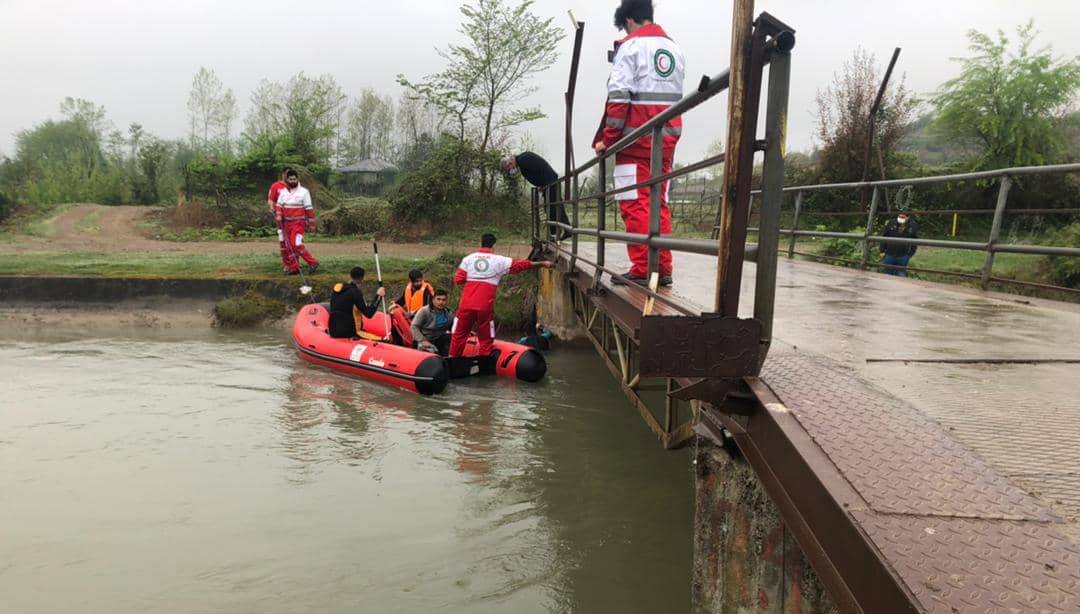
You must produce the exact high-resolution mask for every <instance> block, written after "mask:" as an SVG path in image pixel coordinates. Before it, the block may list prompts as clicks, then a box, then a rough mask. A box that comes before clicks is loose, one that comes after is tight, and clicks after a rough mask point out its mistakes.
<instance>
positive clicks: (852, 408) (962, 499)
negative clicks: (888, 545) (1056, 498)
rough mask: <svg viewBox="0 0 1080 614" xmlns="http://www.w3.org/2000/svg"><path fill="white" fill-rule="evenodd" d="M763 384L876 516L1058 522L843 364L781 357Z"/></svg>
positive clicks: (766, 370) (773, 358)
mask: <svg viewBox="0 0 1080 614" xmlns="http://www.w3.org/2000/svg"><path fill="white" fill-rule="evenodd" d="M762 379H763V380H765V382H767V383H768V384H769V387H771V388H772V389H773V390H774V391H775V392H776V394H777V396H779V397H780V398H781V399H783V400H784V403H785V404H786V405H787V407H788V408H789V409H790V410H791V411H792V412H794V414H795V415H796V416H797V418H798V420H799V422H800V423H801V424H802V425H803V427H804V428H805V429H806V431H807V432H808V433H809V435H810V436H811V437H812V438H813V439H814V441H815V442H816V443H817V444H818V445H819V446H820V447H821V449H822V450H823V451H824V452H825V453H826V454H827V455H828V456H829V458H830V459H832V461H833V462H834V463H835V464H836V466H837V468H838V469H839V470H840V471H841V472H842V473H843V474H844V476H845V477H846V478H847V480H848V481H850V482H851V484H852V486H853V487H854V488H855V489H856V490H857V491H858V492H859V494H860V495H861V496H862V497H863V499H865V500H866V502H867V504H869V506H870V507H871V508H872V509H873V510H875V511H878V512H886V513H895V514H918V515H943V516H960V517H973V518H996V519H1002V520H1038V521H1042V522H1052V521H1057V520H1058V518H1057V517H1056V516H1055V515H1054V514H1052V513H1051V512H1050V511H1049V510H1047V509H1046V508H1044V507H1043V506H1041V505H1040V504H1039V503H1038V502H1037V501H1036V500H1035V499H1033V498H1032V497H1030V496H1029V495H1028V494H1026V493H1025V492H1024V491H1022V490H1021V489H1020V488H1018V487H1016V486H1014V485H1012V484H1011V483H1009V482H1008V481H1007V480H1006V479H1005V478H1003V477H1001V476H1000V475H999V474H998V473H996V472H995V471H994V470H993V469H992V468H991V467H990V466H989V465H987V464H986V463H984V462H983V461H982V460H980V459H979V458H978V457H976V456H975V455H974V454H973V453H972V452H971V451H970V450H968V449H967V448H965V447H964V446H963V445H961V444H960V443H958V442H957V441H956V440H954V439H952V438H951V437H949V436H948V435H947V434H945V433H944V432H943V431H942V430H941V428H940V427H939V426H938V425H937V424H935V423H934V422H933V421H931V420H930V419H929V418H927V417H926V416H924V415H923V414H922V413H921V412H919V411H918V410H916V409H915V408H913V407H911V406H910V405H908V404H906V403H904V402H903V401H900V400H899V399H896V398H895V397H892V396H889V395H888V394H886V393H884V392H881V391H879V390H876V389H874V388H871V387H870V386H869V385H868V384H866V383H864V382H862V381H861V380H859V379H858V378H856V377H854V376H853V375H851V374H850V372H848V371H846V370H844V369H843V368H842V367H840V366H838V365H834V364H830V363H827V362H825V361H824V360H823V359H821V358H820V357H813V358H811V357H809V356H807V355H805V354H797V353H784V352H778V353H774V354H773V355H772V356H771V357H770V359H769V360H768V361H766V364H765V368H764V370H763V372H762Z"/></svg>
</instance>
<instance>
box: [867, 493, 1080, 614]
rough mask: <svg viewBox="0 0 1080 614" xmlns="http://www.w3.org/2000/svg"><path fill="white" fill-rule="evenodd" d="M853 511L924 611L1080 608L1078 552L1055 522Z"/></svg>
mask: <svg viewBox="0 0 1080 614" xmlns="http://www.w3.org/2000/svg"><path fill="white" fill-rule="evenodd" d="M853 515H854V516H855V519H856V520H857V521H858V522H859V524H860V525H861V526H862V527H863V530H865V531H866V532H867V534H868V535H869V536H870V539H872V540H873V541H874V544H875V545H877V547H878V548H879V549H880V551H881V553H882V554H883V555H884V556H885V558H886V559H887V560H888V561H889V563H890V565H892V566H893V568H894V569H895V570H896V572H897V573H898V574H899V575H900V577H901V578H902V579H903V580H904V583H905V584H906V585H907V586H908V588H909V589H910V590H911V591H912V592H913V593H915V596H916V598H917V599H918V601H919V602H920V603H921V604H922V605H923V606H924V608H925V609H926V611H927V612H944V613H949V614H951V613H953V612H980V613H981V612H1062V613H1064V612H1070V613H1074V612H1080V551H1078V550H1077V548H1076V546H1075V545H1074V544H1073V543H1072V542H1070V541H1069V540H1068V539H1067V538H1065V537H1064V536H1063V534H1062V533H1061V532H1060V531H1058V530H1057V529H1058V527H1057V525H1053V524H1049V525H1048V524H1044V523H1038V522H1016V521H1009V520H983V519H973V518H947V517H940V516H931V517H919V516H898V515H891V514H875V513H873V512H868V511H856V512H855V513H854V514H853Z"/></svg>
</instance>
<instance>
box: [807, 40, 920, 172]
mask: <svg viewBox="0 0 1080 614" xmlns="http://www.w3.org/2000/svg"><path fill="white" fill-rule="evenodd" d="M880 74H881V73H880V70H879V67H878V65H877V62H876V61H875V59H874V56H873V54H871V53H868V52H867V51H866V50H864V49H856V50H855V52H854V54H853V55H852V57H851V59H850V60H849V61H847V62H845V63H844V65H843V67H842V68H841V71H840V73H839V74H837V75H834V77H833V82H832V84H831V85H830V86H829V87H828V88H827V89H826V90H824V91H822V90H818V93H817V121H816V124H817V125H816V131H817V134H816V136H817V138H818V140H819V141H820V146H821V152H820V158H819V164H820V168H821V174H822V178H823V179H824V180H825V181H858V180H860V179H861V178H862V177H863V176H864V171H870V169H864V168H863V164H864V162H863V160H864V156H865V148H866V140H867V138H869V133H868V130H869V128H870V108H871V107H872V106H873V104H874V98H876V97H877V91H878V88H879V87H880V85H881V83H880V81H881V77H880ZM917 104H918V103H917V101H916V99H915V97H914V96H913V95H912V94H911V93H910V92H908V90H907V88H906V87H905V84H904V78H903V77H902V76H901V77H900V79H899V80H898V81H897V79H896V78H895V77H894V78H893V79H892V80H891V81H890V83H889V86H888V88H887V89H886V91H885V95H884V96H883V97H882V99H881V106H880V107H879V109H878V114H877V118H876V120H875V125H874V142H875V144H876V146H875V149H876V150H878V149H879V150H880V152H881V159H882V160H883V161H884V164H885V169H879V171H878V172H879V173H880V172H885V173H886V174H888V170H889V169H890V168H891V167H892V165H893V164H894V163H895V157H896V150H897V145H898V144H899V143H900V140H901V139H902V138H903V136H904V134H905V132H906V130H907V129H908V126H909V125H910V124H911V120H912V118H913V116H914V113H915V110H916V107H917ZM877 157H878V156H877V153H876V152H875V154H874V155H873V156H871V162H870V166H871V168H873V167H876V166H879V162H878V160H877ZM877 174H878V173H871V172H866V176H873V175H877Z"/></svg>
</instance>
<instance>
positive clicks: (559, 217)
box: [502, 151, 570, 239]
mask: <svg viewBox="0 0 1080 614" xmlns="http://www.w3.org/2000/svg"><path fill="white" fill-rule="evenodd" d="M502 168H503V170H504V171H505V172H507V173H510V174H511V175H514V174H516V173H518V172H520V173H521V176H522V177H524V178H525V181H528V182H529V183H531V184H532V185H534V186H536V187H538V188H544V187H545V186H546V187H547V189H546V190H541V193H542V194H543V195H544V202H547V203H554V202H558V201H559V174H558V173H556V172H555V169H553V168H551V165H550V164H548V161H547V160H545V159H543V158H541V157H540V156H538V155H537V154H534V153H533V152H531V151H525V152H522V153H519V154H518V155H516V156H513V157H510V158H506V159H505V160H503V161H502ZM548 220H551V221H553V222H562V223H563V224H569V223H570V219H569V218H567V217H566V207H564V206H563V205H549V206H548ZM555 230H556V229H554V228H549V229H548V233H547V235H548V236H549V237H554V236H558V237H559V238H560V239H565V238H567V237H569V236H570V233H568V232H567V231H565V230H562V229H559V232H557V233H556V232H555Z"/></svg>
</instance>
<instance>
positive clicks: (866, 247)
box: [859, 186, 881, 270]
mask: <svg viewBox="0 0 1080 614" xmlns="http://www.w3.org/2000/svg"><path fill="white" fill-rule="evenodd" d="M880 197H881V188H880V187H878V186H874V194H873V196H871V197H870V214H869V215H868V216H866V230H865V231H864V232H863V238H862V261H861V262H859V268H860V269H863V270H866V265H867V264H869V262H870V238H869V237H870V235H872V234H874V218H876V217H877V207H878V199H879V198H880Z"/></svg>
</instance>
